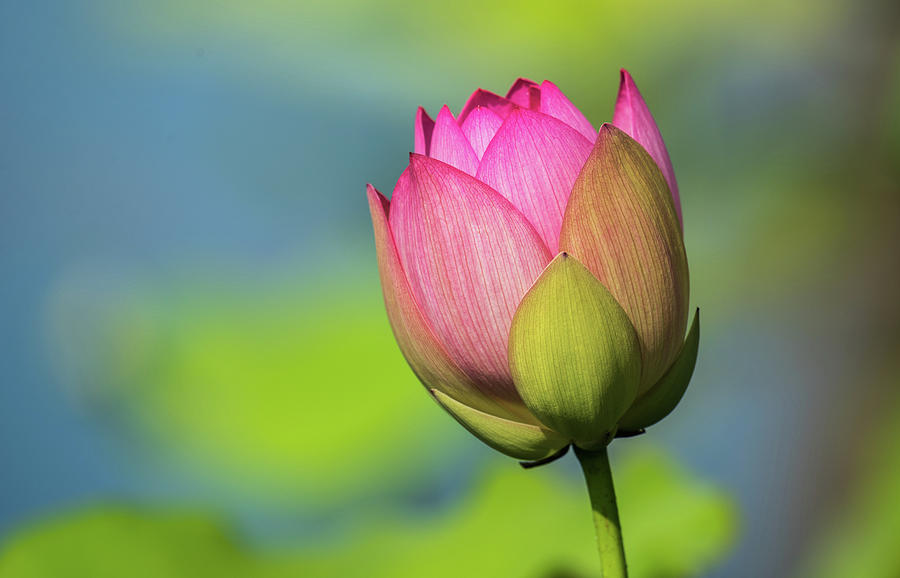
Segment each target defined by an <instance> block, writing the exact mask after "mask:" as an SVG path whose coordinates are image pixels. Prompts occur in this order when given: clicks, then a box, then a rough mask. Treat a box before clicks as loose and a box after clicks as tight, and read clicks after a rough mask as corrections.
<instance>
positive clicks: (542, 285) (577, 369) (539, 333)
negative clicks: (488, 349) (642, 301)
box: [509, 253, 641, 449]
mask: <svg viewBox="0 0 900 578" xmlns="http://www.w3.org/2000/svg"><path fill="white" fill-rule="evenodd" d="M509 362H510V370H511V371H512V375H513V380H514V381H515V384H516V389H517V390H518V391H519V395H521V396H522V399H523V401H524V402H525V405H526V406H528V409H530V410H531V412H532V413H533V414H534V415H536V416H537V418H538V419H539V420H541V423H543V424H545V425H546V426H547V427H550V428H552V429H554V430H556V431H558V432H560V433H561V434H563V435H565V436H566V437H568V438H570V439H572V440H574V441H575V442H576V444H578V445H579V446H581V447H584V448H586V449H591V448H596V447H602V446H603V445H604V444H605V442H606V440H607V439H608V434H609V433H610V432H611V431H612V430H613V429H614V428H615V427H616V423H617V422H618V421H619V418H620V417H622V414H623V413H624V412H625V410H626V409H628V407H629V406H630V405H631V403H632V402H633V401H634V398H635V396H636V395H637V389H638V384H639V382H640V377H641V350H640V344H639V343H638V338H637V334H636V333H635V331H634V327H633V326H632V325H631V322H630V321H629V320H628V316H627V315H626V314H625V311H624V310H623V309H622V308H621V307H620V306H619V304H618V303H617V302H616V300H615V299H614V298H613V296H612V295H611V294H610V292H609V291H607V290H606V288H605V287H604V286H603V284H602V283H600V282H599V281H598V280H597V278H596V277H594V276H593V275H592V274H591V272H590V271H588V270H587V269H586V268H585V267H584V265H582V264H581V263H580V262H579V261H578V260H577V259H575V258H574V257H572V256H570V255H567V254H565V253H560V254H559V255H557V256H556V258H554V259H553V261H552V262H551V263H550V264H549V265H547V268H546V269H544V272H543V273H541V276H540V277H539V278H538V280H537V281H536V282H535V284H534V286H533V287H532V288H531V290H530V291H529V292H528V293H527V294H526V295H525V297H524V298H523V299H522V302H521V303H520V304H519V308H518V309H517V310H516V314H515V316H514V317H513V323H512V328H511V330H510V336H509Z"/></svg>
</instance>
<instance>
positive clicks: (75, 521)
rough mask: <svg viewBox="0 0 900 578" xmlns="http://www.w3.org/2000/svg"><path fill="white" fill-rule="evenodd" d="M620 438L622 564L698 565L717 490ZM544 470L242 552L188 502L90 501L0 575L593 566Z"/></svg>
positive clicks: (566, 486)
mask: <svg viewBox="0 0 900 578" xmlns="http://www.w3.org/2000/svg"><path fill="white" fill-rule="evenodd" d="M633 443H636V444H637V445H638V447H639V448H640V449H638V451H636V452H632V453H631V454H629V455H628V456H627V458H626V459H625V460H623V461H622V463H621V464H620V465H619V467H618V468H617V472H616V484H617V486H618V492H619V496H620V508H621V512H622V524H623V529H624V531H625V536H626V549H627V551H628V556H629V561H630V567H631V575H632V576H633V577H634V578H651V577H654V578H659V577H677V576H693V575H696V574H698V573H700V572H702V571H703V570H705V569H708V568H709V567H710V566H711V565H712V564H714V563H715V562H716V561H718V560H719V559H721V557H722V556H723V554H724V553H725V552H727V550H728V549H729V548H730V546H731V544H732V543H733V541H734V538H735V527H736V512H735V509H734V506H733V504H732V502H731V500H730V499H729V498H728V497H726V496H725V495H724V494H722V492H721V491H719V490H717V489H714V488H712V487H709V486H708V485H706V484H704V483H702V482H700V481H698V480H696V479H695V478H694V477H693V476H690V475H689V474H687V473H686V472H684V471H683V470H681V469H680V468H679V467H677V466H676V465H675V464H674V463H673V462H672V461H671V460H670V459H669V458H667V457H666V456H665V455H664V454H661V453H660V452H659V451H657V450H653V449H649V448H647V447H645V446H643V444H641V442H633ZM557 467H559V466H558V465H557ZM552 468H553V467H552V466H551V467H549V468H543V469H539V470H532V471H525V470H521V469H519V468H518V467H517V466H515V465H514V464H513V463H512V462H511V461H509V460H503V461H502V462H501V465H498V466H496V467H494V468H492V469H491V470H489V471H488V472H487V473H486V476H485V479H484V480H483V481H482V483H480V484H478V486H477V490H476V491H475V492H474V493H473V494H471V495H468V496H467V497H466V498H465V499H464V501H463V502H462V503H461V504H459V505H458V507H453V508H450V509H448V510H447V511H445V512H444V513H442V514H440V515H439V516H435V517H427V518H420V517H409V516H407V517H401V516H399V515H398V514H397V513H396V511H377V509H365V510H362V511H361V513H360V515H361V516H362V524H361V525H360V526H359V529H358V531H357V532H355V533H353V534H350V535H349V536H345V537H344V539H343V540H342V541H341V542H340V543H334V544H330V545H326V546H324V547H318V548H316V549H306V550H300V551H281V552H273V551H254V550H253V549H251V548H250V547H248V546H246V545H242V544H241V543H240V542H239V541H237V540H235V539H233V538H231V537H230V536H231V534H232V533H231V532H230V531H229V530H227V529H226V527H225V526H224V525H222V524H221V523H220V522H219V521H217V520H216V519H215V518H208V519H205V518H203V517H201V516H198V515H196V514H193V513H183V512H163V511H154V510H152V509H147V508H143V509H128V508H117V507H98V508H97V509H95V510H84V511H80V512H74V513H72V514H70V515H68V516H66V517H61V518H58V519H54V520H49V521H46V522H44V523H41V524H37V525H33V526H31V527H30V528H27V529H25V530H24V531H23V532H22V533H21V534H20V535H18V536H17V537H15V538H14V539H13V540H12V541H10V542H9V543H8V544H7V545H6V547H5V548H4V549H3V551H2V552H0V576H2V578H87V577H90V578H105V577H107V576H109V577H113V576H116V577H119V576H134V577H143V576H148V577H149V576H167V577H172V578H180V577H191V578H194V577H196V578H202V577H204V576H216V577H230V576H235V577H238V576H240V577H247V578H254V577H267V578H282V577H284V578H288V577H291V576H322V577H326V576H328V577H331V576H334V577H350V576H365V577H367V578H368V577H371V578H381V577H384V578H392V577H395V576H429V577H434V578H442V577H448V578H449V577H456V576H498V577H499V576H503V577H506V576H516V577H519V576H522V577H528V576H532V577H535V578H538V577H551V576H573V577H587V576H592V575H595V574H596V570H597V560H596V550H595V545H594V540H593V533H594V529H593V527H592V525H591V517H590V512H589V511H588V507H589V505H588V500H587V496H586V494H585V490H584V488H583V487H582V484H581V483H580V482H575V481H573V480H570V479H566V478H564V477H561V476H560V475H559V473H558V472H557V471H554V470H553V469H552Z"/></svg>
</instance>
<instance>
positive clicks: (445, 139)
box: [428, 105, 478, 175]
mask: <svg viewBox="0 0 900 578" xmlns="http://www.w3.org/2000/svg"><path fill="white" fill-rule="evenodd" d="M430 149H431V150H430V151H429V154H428V156H430V157H432V158H435V159H437V160H439V161H444V162H445V163H447V164H448V165H453V166H454V167H456V168H458V169H459V170H461V171H465V172H467V173H469V174H470V175H474V174H475V171H477V170H478V156H477V155H476V154H475V151H474V150H473V149H472V145H470V144H469V139H467V138H466V135H464V134H463V131H462V129H461V128H460V127H459V125H458V124H456V119H455V118H453V113H452V112H450V109H449V108H447V105H444V106H443V107H441V112H440V113H438V117H437V120H436V121H435V123H434V134H433V135H432V136H431V147H430Z"/></svg>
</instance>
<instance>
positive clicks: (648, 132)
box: [613, 68, 681, 222]
mask: <svg viewBox="0 0 900 578" xmlns="http://www.w3.org/2000/svg"><path fill="white" fill-rule="evenodd" d="M613 124H614V125H615V126H617V127H619V128H620V129H622V130H624V131H625V132H626V133H627V134H628V136H630V137H631V138H633V139H634V140H636V141H637V142H639V143H640V144H641V146H643V147H644V148H645V149H647V152H648V153H650V156H651V157H653V160H654V161H656V165H657V166H658V167H659V170H660V171H662V174H663V176H664V177H665V178H666V183H668V185H669V191H670V192H671V193H672V201H673V202H674V203H675V212H676V213H677V214H678V221H679V222H681V199H680V197H679V196H678V183H677V182H675V171H674V170H673V169H672V161H671V160H669V153H668V151H667V150H666V144H665V143H664V142H663V138H662V135H661V134H660V133H659V127H657V126H656V121H655V120H653V115H652V114H650V109H649V108H647V103H646V102H644V98H643V97H642V96H641V93H640V92H639V91H638V87H637V85H636V84H635V83H634V79H632V78H631V75H630V74H628V71H627V70H625V69H624V68H623V69H622V71H621V81H620V83H619V97H618V98H617V99H616V112H615V114H614V115H613Z"/></svg>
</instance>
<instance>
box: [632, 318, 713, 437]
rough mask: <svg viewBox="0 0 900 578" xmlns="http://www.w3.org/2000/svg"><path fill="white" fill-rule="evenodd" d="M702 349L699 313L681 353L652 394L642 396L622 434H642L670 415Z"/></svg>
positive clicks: (681, 394) (652, 389) (692, 373)
mask: <svg viewBox="0 0 900 578" xmlns="http://www.w3.org/2000/svg"><path fill="white" fill-rule="evenodd" d="M699 348H700V310H699V309H698V310H697V311H696V313H694V322H693V323H691V329H690V331H688V335H687V338H685V340H684V345H683V346H682V347H681V353H679V354H678V357H677V358H676V359H675V363H673V364H672V367H670V368H669V371H667V372H666V373H665V375H663V376H662V378H661V379H660V380H659V381H658V382H657V383H656V385H654V386H653V387H652V388H651V389H650V391H648V392H646V393H645V394H644V395H642V396H641V397H639V398H638V399H637V400H635V402H634V403H633V404H631V407H630V408H629V409H628V411H627V412H625V415H624V416H622V419H621V420H620V421H619V428H620V430H621V431H625V432H628V431H639V430H641V429H643V428H647V427H650V426H651V425H653V424H655V423H656V422H658V421H660V420H661V419H662V418H664V417H666V416H667V415H669V414H670V413H671V412H672V410H673V409H675V406H676V405H678V402H679V401H681V397H682V396H683V395H684V392H685V390H687V386H688V383H690V381H691V376H693V375H694V366H695V365H697V352H698V350H699Z"/></svg>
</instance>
